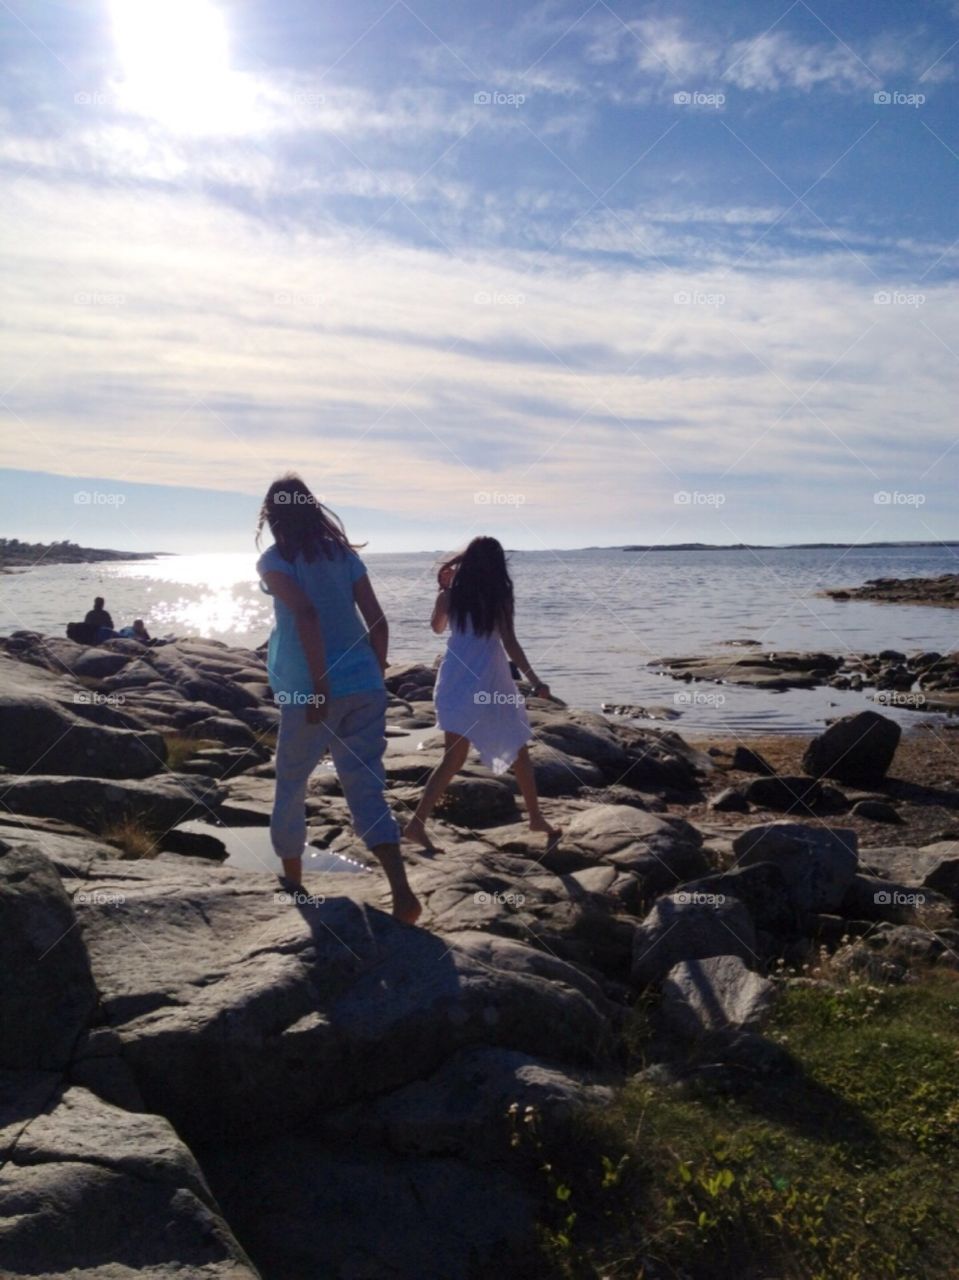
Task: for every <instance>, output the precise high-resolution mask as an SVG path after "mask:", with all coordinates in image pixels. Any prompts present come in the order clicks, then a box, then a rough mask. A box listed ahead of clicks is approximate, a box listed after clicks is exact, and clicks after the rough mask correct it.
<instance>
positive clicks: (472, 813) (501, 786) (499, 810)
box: [436, 775, 519, 827]
mask: <svg viewBox="0 0 959 1280" xmlns="http://www.w3.org/2000/svg"><path fill="white" fill-rule="evenodd" d="M518 813H519V810H518V809H517V806H516V796H515V795H514V794H513V788H512V787H511V786H510V785H509V783H508V782H507V781H506V780H505V778H495V777H489V778H483V777H469V776H462V775H461V776H460V777H458V778H454V779H453V780H452V782H451V783H450V784H449V786H448V787H447V788H446V791H445V793H444V795H443V798H442V800H441V801H440V803H439V804H438V805H437V806H436V815H437V817H441V818H445V819H446V821H447V822H452V823H455V824H456V825H457V826H461V827H489V826H496V825H498V824H499V823H502V822H512V821H514V820H515V818H516V817H517V816H518Z"/></svg>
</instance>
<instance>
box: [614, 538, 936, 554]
mask: <svg viewBox="0 0 959 1280" xmlns="http://www.w3.org/2000/svg"><path fill="white" fill-rule="evenodd" d="M853 547H861V548H863V549H868V548H873V549H877V548H888V547H959V540H951V539H930V540H929V541H928V542H784V543H778V544H772V543H765V542H730V543H716V542H659V543H650V544H648V545H644V544H642V543H637V544H636V545H635V546H629V547H621V548H620V550H622V551H845V550H850V549H851V548H853ZM596 550H602V548H596Z"/></svg>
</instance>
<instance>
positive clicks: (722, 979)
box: [662, 955, 775, 1038]
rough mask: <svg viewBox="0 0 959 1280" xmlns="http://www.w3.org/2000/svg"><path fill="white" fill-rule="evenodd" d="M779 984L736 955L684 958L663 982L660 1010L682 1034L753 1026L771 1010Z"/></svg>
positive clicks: (668, 1021)
mask: <svg viewBox="0 0 959 1280" xmlns="http://www.w3.org/2000/svg"><path fill="white" fill-rule="evenodd" d="M774 992H775V986H774V984H773V983H772V982H770V980H769V979H768V978H763V977H761V976H760V975H759V974H758V973H754V972H753V971H752V970H751V969H747V967H746V966H745V965H744V964H743V962H742V960H741V959H740V958H739V956H738V955H732V956H711V957H709V958H707V959H705V960H681V961H680V962H679V964H677V965H674V966H673V968H672V969H670V971H669V973H668V974H667V975H666V978H665V981H664V982H663V1001H662V1013H663V1017H664V1019H665V1020H666V1022H667V1023H668V1024H669V1025H670V1026H671V1027H673V1028H674V1029H675V1030H676V1031H678V1032H679V1034H680V1035H684V1036H689V1037H693V1038H694V1037H696V1036H701V1035H704V1034H706V1033H708V1032H712V1031H726V1030H729V1029H730V1028H742V1027H755V1026H757V1025H758V1024H759V1023H760V1022H761V1021H762V1019H763V1017H764V1016H765V1014H766V1013H767V1011H768V1010H769V1007H770V1005H771V1003H772V999H773V995H774Z"/></svg>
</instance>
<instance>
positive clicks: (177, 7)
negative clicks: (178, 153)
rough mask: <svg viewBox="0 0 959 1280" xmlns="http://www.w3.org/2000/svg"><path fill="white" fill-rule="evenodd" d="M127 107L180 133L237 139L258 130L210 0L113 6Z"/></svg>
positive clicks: (125, 1)
mask: <svg viewBox="0 0 959 1280" xmlns="http://www.w3.org/2000/svg"><path fill="white" fill-rule="evenodd" d="M111 16H112V20H113V35H114V40H115V43H116V50H117V54H118V56H119V60H120V65H121V75H122V80H121V83H120V85H119V87H118V97H119V101H120V104H121V105H122V106H123V107H125V108H126V109H127V110H129V111H131V112H133V113H134V114H136V115H141V116H147V117H150V118H152V119H154V120H156V121H158V122H159V123H160V124H162V125H164V126H166V127H167V128H168V129H170V130H171V131H173V132H177V133H180V132H182V133H197V134H202V133H237V132H241V131H243V130H244V129H245V128H246V126H247V125H248V124H249V123H250V120H249V115H250V110H249V109H250V106H251V98H250V94H249V92H248V89H247V84H246V81H245V79H244V77H243V76H242V75H241V74H240V73H238V72H236V71H233V70H232V69H231V66H230V41H229V33H228V30H227V25H226V21H225V19H224V16H223V14H222V13H221V11H220V10H219V9H218V8H217V7H216V5H214V4H210V3H209V0H113V3H112V5H111Z"/></svg>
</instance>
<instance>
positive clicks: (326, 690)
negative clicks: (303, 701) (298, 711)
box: [306, 680, 330, 724]
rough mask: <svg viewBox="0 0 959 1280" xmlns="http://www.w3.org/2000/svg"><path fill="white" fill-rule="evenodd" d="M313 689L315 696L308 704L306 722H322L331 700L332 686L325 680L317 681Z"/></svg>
mask: <svg viewBox="0 0 959 1280" xmlns="http://www.w3.org/2000/svg"><path fill="white" fill-rule="evenodd" d="M313 690H314V692H313V696H312V698H311V699H310V701H309V702H308V703H307V706H306V723H307V724H322V723H323V721H324V720H325V719H326V709H327V707H328V705H329V701H330V686H329V685H328V684H327V682H326V681H325V680H322V681H317V682H316V683H315V684H314V686H313Z"/></svg>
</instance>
